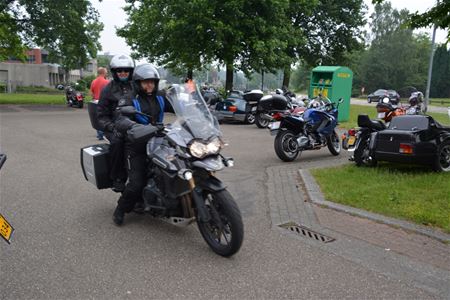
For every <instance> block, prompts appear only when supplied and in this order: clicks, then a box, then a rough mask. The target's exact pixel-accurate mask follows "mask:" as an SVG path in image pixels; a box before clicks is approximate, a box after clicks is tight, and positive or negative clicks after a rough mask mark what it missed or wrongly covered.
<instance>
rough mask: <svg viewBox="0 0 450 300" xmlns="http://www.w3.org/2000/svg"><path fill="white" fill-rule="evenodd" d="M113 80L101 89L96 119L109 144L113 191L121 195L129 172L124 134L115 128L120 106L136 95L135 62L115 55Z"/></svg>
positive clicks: (112, 65) (111, 65) (126, 56)
mask: <svg viewBox="0 0 450 300" xmlns="http://www.w3.org/2000/svg"><path fill="white" fill-rule="evenodd" d="M109 67H110V71H111V74H112V76H113V80H111V81H110V83H108V84H107V85H106V86H105V87H104V88H103V90H102V92H101V94H100V99H99V102H98V106H97V119H98V123H99V125H100V127H101V128H102V130H103V132H104V135H105V136H106V138H107V139H108V140H109V142H110V166H111V170H110V177H111V179H112V181H113V190H114V191H116V192H121V191H123V190H124V188H125V182H126V179H127V173H126V170H125V166H124V161H125V159H124V149H123V148H124V140H123V135H122V134H121V133H120V132H118V131H117V130H116V128H115V125H114V122H115V119H116V118H117V116H118V114H117V112H116V108H117V106H119V105H120V103H126V102H127V101H130V100H131V99H132V97H133V96H134V87H133V84H132V76H133V70H134V61H133V59H131V57H129V56H128V55H115V56H114V57H113V58H112V59H111V61H110V64H109Z"/></svg>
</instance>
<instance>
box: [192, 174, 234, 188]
mask: <svg viewBox="0 0 450 300" xmlns="http://www.w3.org/2000/svg"><path fill="white" fill-rule="evenodd" d="M195 184H196V186H197V187H198V188H200V189H202V190H206V191H209V192H219V191H222V190H224V189H226V188H227V186H226V185H225V184H223V182H222V181H220V180H219V179H217V178H216V177H214V176H213V175H209V176H208V177H207V178H196V180H195Z"/></svg>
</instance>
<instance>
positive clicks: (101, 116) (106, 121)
mask: <svg viewBox="0 0 450 300" xmlns="http://www.w3.org/2000/svg"><path fill="white" fill-rule="evenodd" d="M134 95H135V91H134V86H133V84H132V82H131V81H128V82H126V83H124V82H119V81H116V80H112V81H110V82H109V83H108V84H107V85H106V86H105V87H104V88H103V90H102V92H101V94H100V99H99V101H98V106H97V118H98V123H99V125H100V128H101V129H102V130H103V131H107V132H108V131H109V132H112V131H113V130H114V122H115V120H116V119H117V117H118V116H119V114H118V113H117V111H116V108H117V106H118V105H119V102H120V101H122V102H123V101H127V102H130V103H132V99H133V97H134Z"/></svg>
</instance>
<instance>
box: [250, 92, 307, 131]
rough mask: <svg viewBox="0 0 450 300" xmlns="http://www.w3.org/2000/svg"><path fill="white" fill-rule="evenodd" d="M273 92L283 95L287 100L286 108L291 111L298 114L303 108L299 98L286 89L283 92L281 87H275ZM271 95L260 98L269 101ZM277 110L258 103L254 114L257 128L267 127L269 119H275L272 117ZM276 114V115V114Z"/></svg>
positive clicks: (303, 104)
mask: <svg viewBox="0 0 450 300" xmlns="http://www.w3.org/2000/svg"><path fill="white" fill-rule="evenodd" d="M275 94H276V95H278V96H281V97H284V98H285V99H286V101H287V105H288V106H287V110H290V111H291V112H292V113H295V114H298V113H300V112H302V111H304V110H305V103H304V102H303V101H301V100H297V99H296V97H295V94H294V93H292V92H290V91H288V90H286V92H283V91H282V90H281V89H277V90H276V91H275ZM271 99H272V95H267V96H264V97H262V98H261V99H260V101H261V100H262V101H263V102H264V101H267V100H268V101H271ZM279 113H280V112H278V111H271V110H267V109H265V108H264V104H258V106H257V109H256V116H255V124H256V126H257V127H258V128H267V126H268V125H269V123H270V122H271V121H274V120H276V118H274V115H275V114H279ZM277 116H278V115H277Z"/></svg>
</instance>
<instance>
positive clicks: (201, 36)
mask: <svg viewBox="0 0 450 300" xmlns="http://www.w3.org/2000/svg"><path fill="white" fill-rule="evenodd" d="M127 3H128V5H127V6H126V7H125V12H126V13H127V14H128V24H127V25H125V26H124V27H122V28H119V29H118V30H117V34H118V35H119V36H122V37H124V38H125V40H126V42H127V44H128V45H130V47H131V49H132V50H133V51H134V57H136V58H143V57H145V58H147V59H148V60H149V61H151V62H156V63H158V64H161V65H164V66H166V67H168V68H170V69H171V70H174V71H178V72H180V71H181V70H185V69H187V70H188V72H187V77H189V78H192V72H193V70H196V69H200V68H201V67H202V65H203V64H204V63H205V62H208V60H210V58H211V57H212V48H211V43H212V41H214V33H213V32H212V31H211V30H210V28H211V22H212V18H213V16H212V15H213V13H212V8H211V6H210V5H209V2H208V1H207V0H198V1H177V0H169V1H166V0H143V1H136V0H128V1H127Z"/></svg>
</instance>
